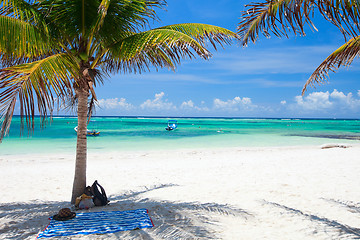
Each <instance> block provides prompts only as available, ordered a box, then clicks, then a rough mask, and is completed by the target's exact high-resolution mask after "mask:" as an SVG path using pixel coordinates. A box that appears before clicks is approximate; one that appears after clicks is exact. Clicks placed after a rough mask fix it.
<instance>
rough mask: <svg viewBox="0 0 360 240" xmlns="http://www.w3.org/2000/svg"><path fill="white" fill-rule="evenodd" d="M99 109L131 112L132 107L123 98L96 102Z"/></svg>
mask: <svg viewBox="0 0 360 240" xmlns="http://www.w3.org/2000/svg"><path fill="white" fill-rule="evenodd" d="M98 104H99V106H100V108H104V109H125V110H131V109H133V108H134V106H133V105H132V104H130V103H127V102H126V99H125V98H120V100H119V99H118V98H108V99H100V100H99V101H98Z"/></svg>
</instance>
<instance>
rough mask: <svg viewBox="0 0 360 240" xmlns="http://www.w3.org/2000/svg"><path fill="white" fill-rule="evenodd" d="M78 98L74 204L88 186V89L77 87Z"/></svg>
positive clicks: (72, 198) (72, 200) (72, 199)
mask: <svg viewBox="0 0 360 240" xmlns="http://www.w3.org/2000/svg"><path fill="white" fill-rule="evenodd" d="M76 95H77V98H78V110H77V115H78V129H77V143H76V165H75V176H74V183H73V190H72V197H71V203H72V204H74V203H75V200H76V198H77V197H79V196H81V195H82V194H83V193H84V189H85V187H86V152H87V139H86V130H87V112H88V104H87V101H88V95H89V94H88V91H87V90H85V89H82V88H78V89H76Z"/></svg>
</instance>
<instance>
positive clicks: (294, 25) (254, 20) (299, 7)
mask: <svg viewBox="0 0 360 240" xmlns="http://www.w3.org/2000/svg"><path fill="white" fill-rule="evenodd" d="M315 2H316V1H315V0H266V1H265V2H261V3H253V4H248V5H245V7H246V10H245V11H243V12H242V16H241V18H242V20H241V22H240V23H239V26H238V34H239V35H240V36H241V38H242V41H243V45H247V44H248V42H249V41H252V42H255V41H256V40H257V38H258V36H259V34H260V32H261V33H262V34H263V35H265V36H266V37H269V36H270V32H272V33H273V34H274V35H275V36H281V35H284V36H286V37H287V36H288V32H289V31H292V32H294V33H295V34H300V35H305V31H304V26H305V25H306V24H308V25H309V26H311V27H312V28H314V29H315V30H316V27H315V25H314V24H313V22H312V21H311V19H310V17H311V15H312V14H313V12H314V6H315ZM278 25H279V26H278Z"/></svg>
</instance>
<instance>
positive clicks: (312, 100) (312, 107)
mask: <svg viewBox="0 0 360 240" xmlns="http://www.w3.org/2000/svg"><path fill="white" fill-rule="evenodd" d="M291 108H292V110H295V111H297V110H299V111H305V112H313V113H317V112H323V113H328V114H329V116H332V115H336V114H342V113H349V111H359V110H360V100H359V99H356V98H354V96H353V94H352V93H351V92H349V93H348V94H345V93H343V92H340V91H338V90H336V89H334V90H333V92H332V93H329V92H328V91H327V92H313V93H311V94H309V95H308V96H306V97H302V96H296V97H295V105H292V106H291Z"/></svg>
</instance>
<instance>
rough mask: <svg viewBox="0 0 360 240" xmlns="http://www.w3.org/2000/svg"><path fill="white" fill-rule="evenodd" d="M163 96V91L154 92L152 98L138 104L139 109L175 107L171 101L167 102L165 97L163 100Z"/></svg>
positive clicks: (170, 108)
mask: <svg viewBox="0 0 360 240" xmlns="http://www.w3.org/2000/svg"><path fill="white" fill-rule="evenodd" d="M164 96H165V93H164V92H161V93H156V94H155V98H154V99H153V100H151V99H147V100H146V101H145V102H144V103H142V104H141V105H140V108H141V109H154V110H172V109H176V106H174V104H173V103H171V102H168V101H167V99H166V100H163V97H164Z"/></svg>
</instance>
